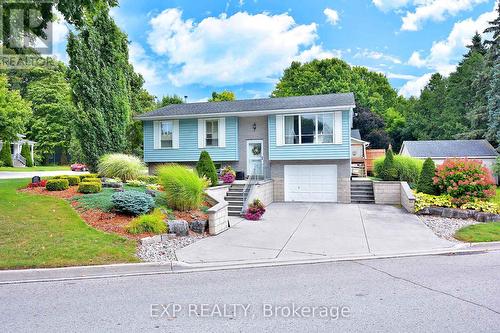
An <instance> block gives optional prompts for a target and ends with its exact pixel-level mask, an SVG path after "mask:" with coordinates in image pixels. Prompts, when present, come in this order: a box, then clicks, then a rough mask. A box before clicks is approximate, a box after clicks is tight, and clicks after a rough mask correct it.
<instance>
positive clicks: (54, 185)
mask: <svg viewBox="0 0 500 333" xmlns="http://www.w3.org/2000/svg"><path fill="white" fill-rule="evenodd" d="M45 188H46V189H47V191H64V190H67V189H68V188H69V182H68V180H67V179H50V180H47V184H45Z"/></svg>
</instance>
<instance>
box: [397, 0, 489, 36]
mask: <svg viewBox="0 0 500 333" xmlns="http://www.w3.org/2000/svg"><path fill="white" fill-rule="evenodd" d="M486 1H488V0H427V1H425V0H424V1H422V0H420V2H421V4H420V5H417V7H416V9H415V12H407V13H406V16H404V17H403V18H402V20H403V24H402V25H401V30H408V31H417V30H420V28H421V27H422V24H423V22H425V21H427V20H432V21H443V20H445V19H446V18H447V17H448V16H455V15H457V14H458V13H459V12H461V11H464V10H471V9H472V8H473V7H474V6H476V5H478V4H480V3H483V2H486Z"/></svg>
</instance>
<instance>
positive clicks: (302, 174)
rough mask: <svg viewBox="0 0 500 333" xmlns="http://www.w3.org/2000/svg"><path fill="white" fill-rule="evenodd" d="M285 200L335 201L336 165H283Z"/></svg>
mask: <svg viewBox="0 0 500 333" xmlns="http://www.w3.org/2000/svg"><path fill="white" fill-rule="evenodd" d="M285 201H308V202H337V166H336V165H329V164H328V165H327V164H325V165H285Z"/></svg>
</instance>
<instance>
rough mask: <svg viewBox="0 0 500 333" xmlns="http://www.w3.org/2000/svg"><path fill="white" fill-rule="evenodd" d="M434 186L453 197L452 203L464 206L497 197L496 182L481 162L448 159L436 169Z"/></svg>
mask: <svg viewBox="0 0 500 333" xmlns="http://www.w3.org/2000/svg"><path fill="white" fill-rule="evenodd" d="M433 180H434V184H435V185H436V186H437V187H438V188H439V189H440V190H441V191H442V192H443V193H448V194H449V195H450V196H451V201H452V203H454V204H456V205H462V204H464V203H466V202H473V201H475V200H476V199H481V200H484V199H487V198H490V197H492V196H494V195H495V188H496V187H495V181H494V179H493V176H492V175H491V172H490V170H488V168H486V167H485V166H484V165H483V164H482V162H481V161H479V160H469V159H446V160H445V161H444V163H443V164H441V165H440V166H438V167H437V168H436V175H435V177H434V178H433Z"/></svg>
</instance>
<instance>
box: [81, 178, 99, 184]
mask: <svg viewBox="0 0 500 333" xmlns="http://www.w3.org/2000/svg"><path fill="white" fill-rule="evenodd" d="M82 182H87V183H100V182H101V178H90V177H85V178H83V179H82Z"/></svg>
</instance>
